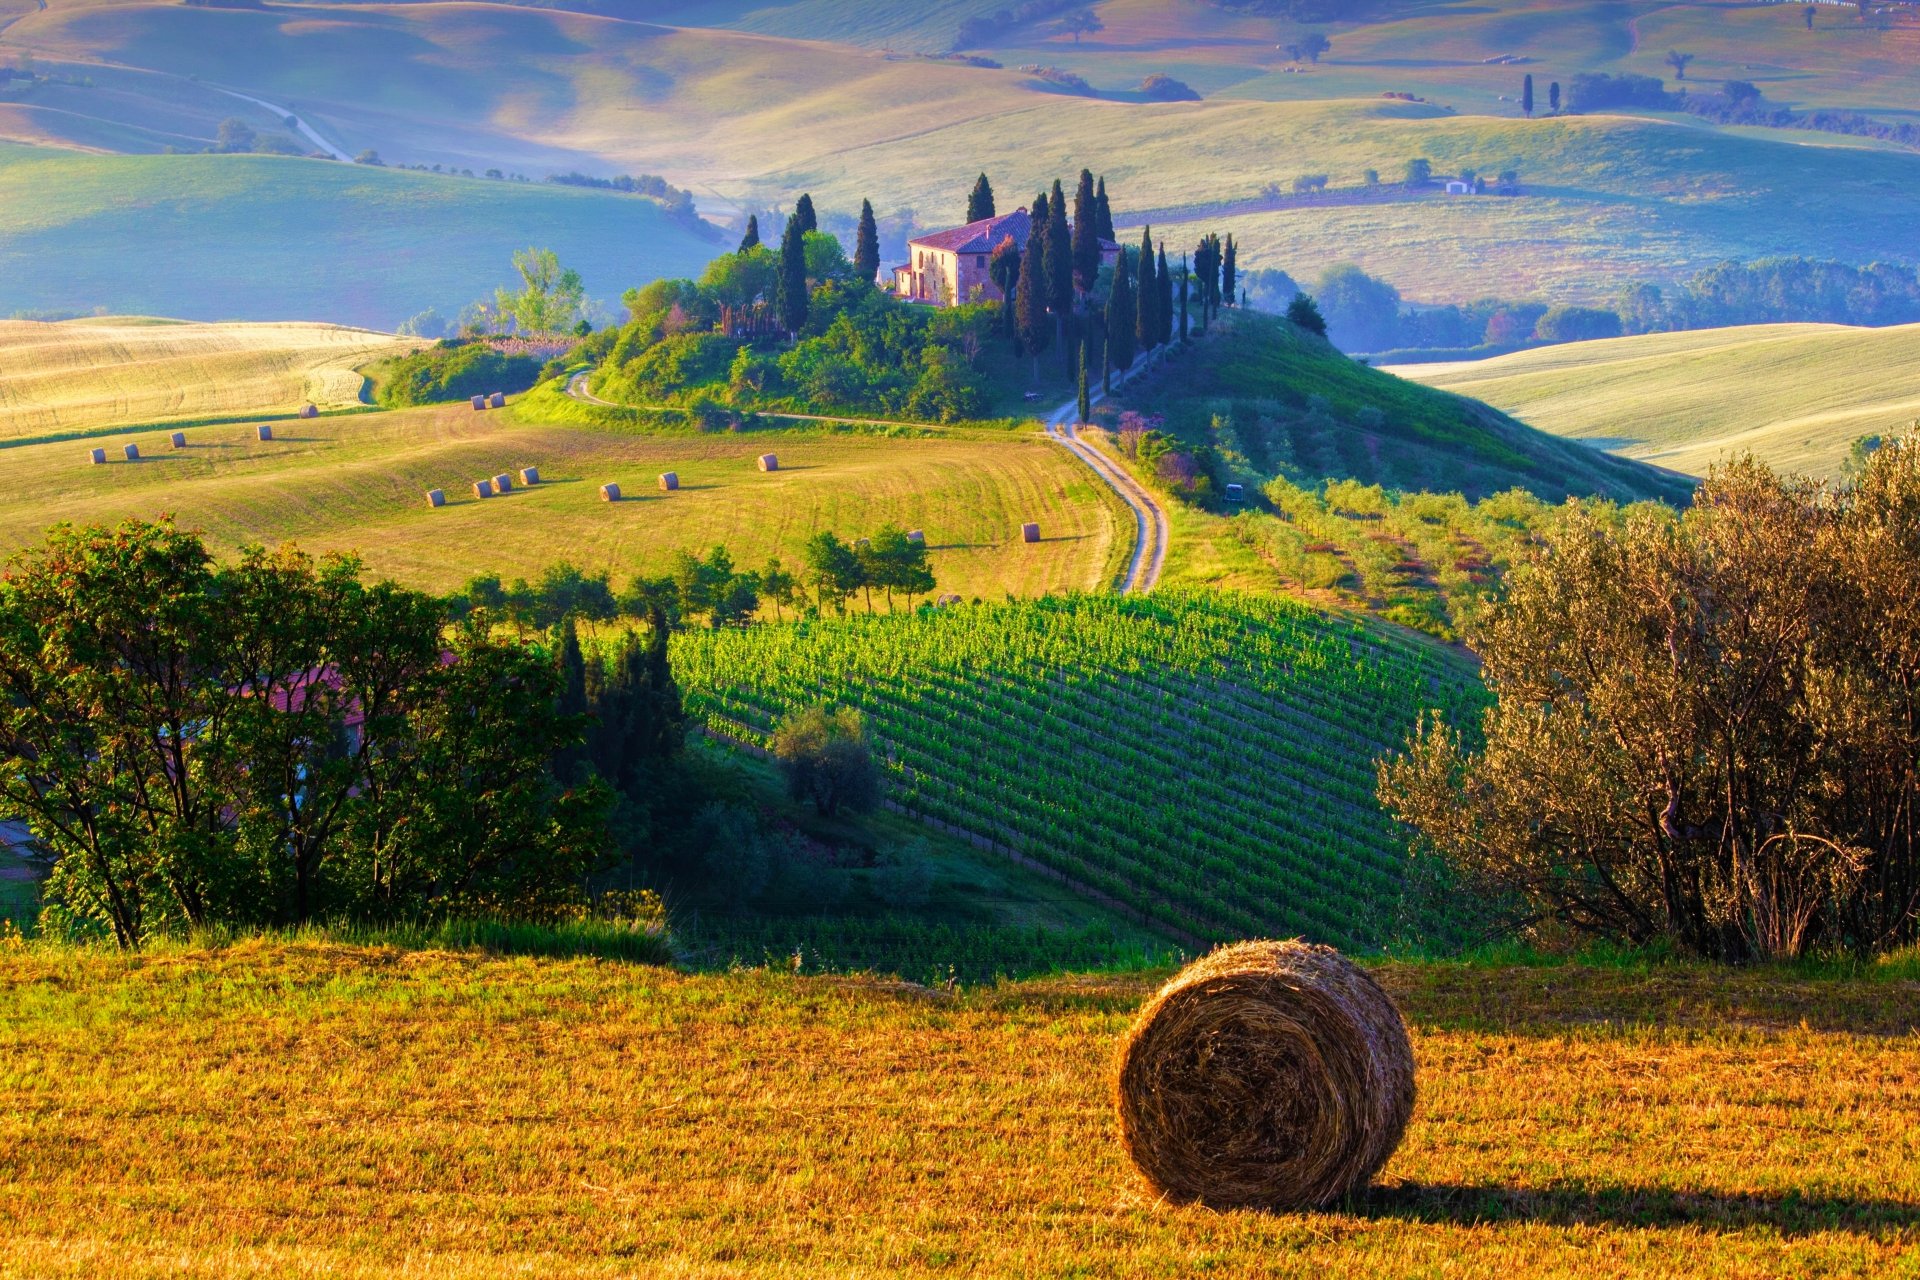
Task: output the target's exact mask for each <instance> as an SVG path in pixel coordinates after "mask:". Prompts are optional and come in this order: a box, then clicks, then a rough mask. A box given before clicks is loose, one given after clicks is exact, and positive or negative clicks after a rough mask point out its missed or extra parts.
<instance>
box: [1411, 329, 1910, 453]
mask: <svg viewBox="0 0 1920 1280" xmlns="http://www.w3.org/2000/svg"><path fill="white" fill-rule="evenodd" d="M1393 372H1395V373H1398V374H1400V375H1401V376H1403V377H1407V378H1412V379H1414V380H1416V381H1419V382H1424V383H1427V384H1429V385H1431V386H1435V387H1440V388H1443V389H1445V390H1447V391H1455V392H1458V393H1460V394H1461V395H1466V396H1472V397H1474V398H1475V399H1479V400H1485V401H1486V402H1487V403H1489V404H1491V405H1494V406H1496V407H1497V408H1500V409H1504V410H1506V411H1507V412H1508V413H1511V414H1513V415H1514V416H1515V417H1517V418H1519V419H1520V420H1521V421H1523V422H1525V423H1527V424H1528V425H1529V426H1534V427H1539V428H1540V429H1541V430H1543V431H1551V432H1554V433H1555V434H1558V435H1564V436H1574V437H1578V438H1581V439H1588V440H1592V441H1594V442H1595V443H1596V444H1603V445H1604V446H1605V447H1607V448H1609V449H1612V450H1613V451H1615V452H1617V453H1621V454H1624V455H1626V456H1628V457H1631V458H1639V459H1642V460H1644V461H1647V462H1653V463H1657V464H1658V465H1660V466H1663V467H1669V468H1671V469H1673V470H1675V471H1684V472H1687V473H1689V474H1692V475H1704V474H1706V472H1707V470H1708V468H1710V467H1711V466H1712V465H1713V464H1714V463H1715V462H1718V461H1722V460H1725V459H1728V458H1732V457H1737V456H1740V455H1741V454H1745V453H1751V454H1752V455H1753V456H1754V457H1756V458H1759V459H1760V460H1761V461H1763V462H1767V463H1769V464H1771V465H1773V466H1775V467H1777V468H1780V469H1782V470H1786V471H1795V472H1801V473H1804V474H1808V475H1814V476H1823V477H1829V478H1831V477H1833V476H1836V475H1838V474H1839V473H1840V469H1841V466H1842V465H1843V464H1844V463H1845V462H1846V459H1847V454H1848V451H1849V450H1850V449H1851V447H1852V445H1853V442H1854V441H1855V440H1857V439H1859V438H1860V437H1861V436H1864V435H1890V434H1894V433H1897V432H1899V431H1901V430H1903V429H1905V428H1907V427H1908V426H1909V425H1911V424H1913V423H1914V422H1915V421H1916V420H1920V325H1903V326H1899V327H1897V328H1889V329H1859V328H1851V327H1848V326H1844V325H1813V324H1794V325H1752V326H1747V327H1743V328H1735V329H1710V330H1703V331H1697V332H1693V333H1658V334H1646V335H1644V336H1640V337H1631V338H1613V339H1607V340H1605V341H1600V342H1578V343H1569V344H1567V345H1564V346H1555V347H1543V348H1540V349H1537V350H1534V351H1522V352H1516V353H1515V354H1513V355H1508V356H1500V357H1497V358H1495V359H1492V360H1481V361H1475V362H1468V363H1460V364H1434V365H1407V366H1403V367H1401V368H1398V369H1395V370H1393Z"/></svg>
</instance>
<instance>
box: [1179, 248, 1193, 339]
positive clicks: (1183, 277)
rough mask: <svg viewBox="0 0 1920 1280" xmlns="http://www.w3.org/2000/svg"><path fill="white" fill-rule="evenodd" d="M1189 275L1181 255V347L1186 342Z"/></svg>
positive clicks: (1184, 257) (1185, 261)
mask: <svg viewBox="0 0 1920 1280" xmlns="http://www.w3.org/2000/svg"><path fill="white" fill-rule="evenodd" d="M1190 274H1191V272H1190V270H1189V268H1188V267H1187V258H1186V255H1185V254H1182V255H1180V342H1181V344H1182V345H1185V343H1186V341H1187V287H1188V276H1189V275H1190Z"/></svg>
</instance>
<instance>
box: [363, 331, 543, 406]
mask: <svg viewBox="0 0 1920 1280" xmlns="http://www.w3.org/2000/svg"><path fill="white" fill-rule="evenodd" d="M539 376H540V360H539V359H538V358H537V357H535V356H530V355H509V354H506V353H504V352H501V351H496V350H494V348H493V347H491V346H489V345H488V344H487V343H485V342H481V341H472V340H468V339H460V338H444V339H442V340H441V341H439V342H437V343H435V344H434V345H433V346H431V347H428V348H427V349H426V350H424V351H416V352H414V353H413V354H412V355H406V356H401V357H400V358H399V359H397V360H390V361H388V362H386V363H385V364H384V365H382V366H380V367H379V369H377V370H376V376H375V378H374V383H375V386H376V390H375V391H374V399H375V400H377V401H379V403H380V404H381V405H383V406H385V407H386V408H389V409H397V408H404V407H406V406H408V405H416V404H434V403H437V402H439V401H442V400H465V399H469V398H470V397H473V396H479V395H490V394H492V393H493V392H495V391H508V392H516V391H525V390H526V389H527V388H529V387H531V386H533V384H534V382H535V380H536V379H537V378H539Z"/></svg>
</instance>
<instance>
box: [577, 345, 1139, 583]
mask: <svg viewBox="0 0 1920 1280" xmlns="http://www.w3.org/2000/svg"><path fill="white" fill-rule="evenodd" d="M1146 359H1147V357H1145V356H1143V357H1141V360H1142V361H1143V362H1144V361H1145V360H1146ZM1139 367H1141V366H1140V365H1136V366H1135V369H1138V368H1139ZM592 372H593V370H591V369H583V370H581V371H580V372H579V373H576V374H574V375H573V377H571V378H569V379H568V380H567V394H568V395H569V396H571V397H573V398H574V399H575V400H578V401H580V402H581V403H582V404H591V405H598V406H599V407H601V408H603V409H633V408H642V409H647V408H651V409H665V408H673V407H675V406H671V405H620V404H615V403H614V402H613V401H611V400H603V399H601V398H600V397H599V396H597V395H595V394H593V390H592V389H591V388H590V387H589V386H588V385H587V378H588V376H589V375H590V374H591V373H592ZM1133 372H1134V370H1129V371H1128V373H1129V376H1131V374H1132V373H1133ZM1090 398H1091V399H1092V400H1093V401H1095V402H1096V403H1097V402H1098V401H1100V400H1103V399H1105V398H1106V397H1105V393H1104V392H1098V391H1096V392H1094V393H1093V395H1092V396H1091V397H1090ZM1077 407H1078V406H1076V405H1075V404H1074V403H1073V402H1072V401H1069V402H1068V403H1066V404H1064V405H1061V406H1060V408H1059V409H1057V410H1055V411H1054V413H1053V415H1052V416H1051V417H1049V418H1048V419H1047V422H1046V426H1047V434H1048V435H1049V436H1050V437H1052V438H1053V439H1054V440H1055V441H1057V442H1059V443H1060V444H1061V445H1063V446H1064V447H1065V448H1066V449H1067V451H1068V452H1070V453H1072V454H1073V455H1074V456H1075V457H1076V458H1078V459H1080V461H1082V462H1084V463H1085V464H1086V465H1087V467H1088V468H1089V469H1090V470H1092V472H1093V473H1094V474H1095V475H1096V476H1098V477H1100V480H1101V481H1102V482H1103V483H1104V484H1105V485H1106V486H1107V487H1108V488H1109V489H1112V490H1113V491H1114V493H1115V494H1117V495H1118V496H1119V498H1120V500H1121V501H1122V502H1124V503H1126V504H1127V508H1128V509H1129V510H1130V511H1132V512H1133V519H1134V541H1133V556H1132V558H1131V559H1129V560H1128V562H1127V572H1126V575H1125V576H1124V577H1123V578H1122V579H1121V580H1120V583H1119V586H1118V589H1119V591H1120V592H1121V594H1123V595H1126V594H1131V593H1134V592H1141V591H1151V590H1153V589H1154V587H1156V586H1158V585H1159V583H1160V571H1161V569H1162V568H1163V567H1164V566H1165V564H1166V559H1167V538H1168V527H1167V513H1166V512H1165V511H1164V510H1162V509H1161V506H1160V504H1159V502H1157V501H1156V500H1155V499H1154V497H1153V495H1152V494H1150V493H1148V492H1147V490H1146V488H1145V487H1144V486H1142V485H1141V484H1140V482H1139V481H1138V480H1135V479H1134V478H1133V477H1132V476H1131V475H1130V474H1128V472H1127V470H1126V469H1125V468H1124V467H1122V466H1120V465H1119V464H1118V463H1115V462H1113V461H1112V460H1111V459H1109V458H1107V457H1106V455H1104V454H1102V453H1101V452H1100V451H1099V450H1098V449H1095V448H1094V447H1093V446H1092V445H1090V444H1088V443H1087V442H1086V441H1084V440H1082V439H1080V437H1079V434H1078V432H1077V431H1076V429H1075V423H1074V411H1075V409H1076V408H1077ZM760 416H761V417H763V418H778V419H781V420H782V421H786V422H835V423H846V424H849V425H853V426H874V427H921V426H925V425H926V424H925V423H919V422H899V421H895V420H892V419H887V418H834V417H828V416H826V415H824V414H809V413H763V414H761V415H760Z"/></svg>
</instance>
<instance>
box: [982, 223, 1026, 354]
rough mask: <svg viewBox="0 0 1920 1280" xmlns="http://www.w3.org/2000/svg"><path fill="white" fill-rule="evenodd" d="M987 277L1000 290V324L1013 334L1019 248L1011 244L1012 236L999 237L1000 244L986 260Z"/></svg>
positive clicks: (1018, 276) (1018, 286)
mask: <svg viewBox="0 0 1920 1280" xmlns="http://www.w3.org/2000/svg"><path fill="white" fill-rule="evenodd" d="M987 275H988V276H989V277H990V278H991V279H992V280H993V282H994V284H996V285H998V286H999V289H1000V317H1001V319H1000V323H1001V326H1002V327H1003V328H1004V329H1005V330H1006V331H1007V332H1008V333H1012V332H1013V299H1014V296H1015V293H1016V291H1017V290H1018V289H1019V288H1020V246H1018V245H1016V244H1015V243H1014V242H1013V237H1012V236H1003V237H1001V240H1000V243H999V244H997V245H995V246H993V256H992V257H990V258H988V259H987Z"/></svg>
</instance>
